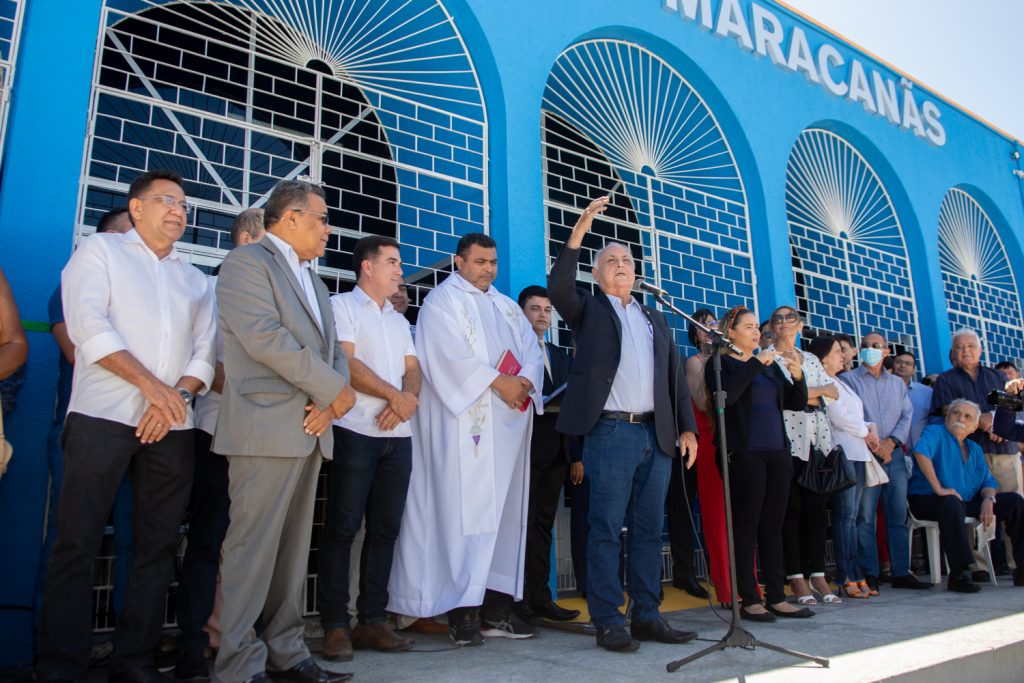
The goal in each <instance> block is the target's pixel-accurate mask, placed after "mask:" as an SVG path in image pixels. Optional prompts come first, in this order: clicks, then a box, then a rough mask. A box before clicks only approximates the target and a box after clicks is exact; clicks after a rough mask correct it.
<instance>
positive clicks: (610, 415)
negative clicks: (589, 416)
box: [601, 410, 654, 424]
mask: <svg viewBox="0 0 1024 683" xmlns="http://www.w3.org/2000/svg"><path fill="white" fill-rule="evenodd" d="M601 417H602V418H606V419H609V420H622V421H623V422H630V423H632V424H638V423H640V422H650V421H651V420H653V419H654V413H653V412H650V413H624V412H622V411H620V410H606V411H604V412H602V413H601Z"/></svg>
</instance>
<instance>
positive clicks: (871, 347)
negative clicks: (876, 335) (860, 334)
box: [860, 342, 888, 349]
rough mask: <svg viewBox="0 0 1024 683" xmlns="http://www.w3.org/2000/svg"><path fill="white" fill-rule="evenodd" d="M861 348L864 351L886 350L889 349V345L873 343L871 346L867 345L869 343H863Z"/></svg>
mask: <svg viewBox="0 0 1024 683" xmlns="http://www.w3.org/2000/svg"><path fill="white" fill-rule="evenodd" d="M860 348H862V349H885V348H888V345H887V344H885V343H884V342H872V343H870V344H869V343H867V342H863V343H861V345H860Z"/></svg>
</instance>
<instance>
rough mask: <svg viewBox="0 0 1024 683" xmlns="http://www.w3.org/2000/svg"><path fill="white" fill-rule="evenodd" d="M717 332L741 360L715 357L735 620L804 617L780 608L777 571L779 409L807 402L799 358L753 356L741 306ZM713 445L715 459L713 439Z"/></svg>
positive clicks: (781, 511)
mask: <svg viewBox="0 0 1024 683" xmlns="http://www.w3.org/2000/svg"><path fill="white" fill-rule="evenodd" d="M720 329H721V330H722V331H723V332H724V333H725V334H726V336H727V337H728V338H729V340H730V341H731V342H732V343H733V344H735V345H736V346H737V347H739V349H740V350H741V351H742V352H743V355H742V356H735V355H731V354H729V353H728V352H725V355H723V357H722V389H723V390H724V391H725V394H726V397H725V406H726V407H725V432H726V437H727V444H726V445H727V446H728V448H729V456H728V457H729V473H730V488H729V491H730V494H731V496H732V514H733V543H734V545H735V548H736V583H737V589H738V592H739V595H740V600H741V601H742V603H743V609H741V610H740V614H741V615H742V616H743V618H744V619H751V620H754V621H775V617H776V616H780V617H797V618H799V617H809V616H812V615H813V614H814V612H812V611H811V610H809V609H807V608H806V607H805V608H798V607H796V606H794V605H791V604H789V603H787V602H786V596H785V593H784V588H783V586H784V578H785V577H784V572H783V567H782V521H783V519H784V517H785V514H786V502H787V500H788V498H789V481H790V476H791V472H792V467H793V465H792V462H791V458H790V455H789V444H788V443H787V439H786V430H785V427H784V426H783V422H782V410H783V409H784V408H785V409H788V410H797V409H803V406H804V405H806V403H807V385H806V384H805V383H804V379H803V371H802V369H801V367H800V360H801V359H800V355H799V354H797V353H794V352H791V351H790V352H786V353H783V354H777V353H773V352H769V351H762V352H761V353H760V354H759V355H757V356H754V355H753V353H754V350H755V349H757V348H758V342H759V341H760V338H761V333H760V331H759V330H758V326H757V318H755V317H754V314H753V313H751V312H750V311H749V310H748V309H746V308H744V307H742V306H737V307H736V308H733V309H731V310H730V311H729V312H728V313H726V314H725V317H724V318H722V321H721V324H720ZM780 363H781V364H785V366H786V368H787V369H788V370H789V372H790V375H791V376H792V377H793V382H789V381H788V380H786V378H785V375H783V373H782V370H781V369H780V367H779V364H780ZM704 379H705V382H706V384H707V387H708V393H709V394H712V395H713V392H714V390H715V377H714V367H713V364H712V363H707V364H706V365H705V367H704ZM715 441H716V446H717V447H718V454H719V456H718V457H719V458H721V457H723V456H722V453H723V450H722V448H721V442H720V437H719V435H718V434H716V435H715ZM755 546H756V547H758V548H760V551H761V568H762V570H763V571H764V576H765V593H766V596H765V597H766V601H765V603H766V604H765V605H762V604H761V596H760V593H759V592H758V589H757V580H756V578H755V575H754V550H755Z"/></svg>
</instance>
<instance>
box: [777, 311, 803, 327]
mask: <svg viewBox="0 0 1024 683" xmlns="http://www.w3.org/2000/svg"><path fill="white" fill-rule="evenodd" d="M797 320H800V316H798V315H797V314H796V313H785V314H783V313H776V314H775V315H773V316H772V322H773V323H775V324H776V325H781V324H782V323H795V322H796V321H797Z"/></svg>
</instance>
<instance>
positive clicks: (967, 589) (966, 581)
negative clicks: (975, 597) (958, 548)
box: [946, 572, 981, 593]
mask: <svg viewBox="0 0 1024 683" xmlns="http://www.w3.org/2000/svg"><path fill="white" fill-rule="evenodd" d="M946 588H947V589H948V590H951V591H953V592H954V593H977V592H978V591H980V590H981V586H979V585H978V584H976V583H974V582H973V581H971V575H970V574H968V573H967V572H960V573H959V574H950V575H949V578H948V579H946Z"/></svg>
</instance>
